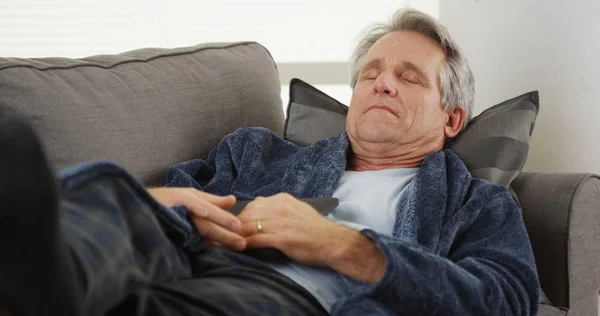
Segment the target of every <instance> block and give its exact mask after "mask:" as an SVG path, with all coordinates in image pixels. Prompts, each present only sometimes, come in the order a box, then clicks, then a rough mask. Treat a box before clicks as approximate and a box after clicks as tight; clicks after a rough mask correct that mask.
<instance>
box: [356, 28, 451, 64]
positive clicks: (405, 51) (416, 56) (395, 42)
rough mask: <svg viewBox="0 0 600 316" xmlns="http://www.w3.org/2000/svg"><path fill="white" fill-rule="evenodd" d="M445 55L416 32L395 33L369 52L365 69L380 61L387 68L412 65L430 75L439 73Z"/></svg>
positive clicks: (380, 41) (425, 37)
mask: <svg viewBox="0 0 600 316" xmlns="http://www.w3.org/2000/svg"><path fill="white" fill-rule="evenodd" d="M444 59H445V53H444V50H443V49H442V47H441V46H440V45H439V44H438V43H437V42H436V41H435V40H433V39H432V38H430V37H428V36H425V35H423V34H420V33H417V32H414V31H395V32H391V33H388V34H386V35H384V36H383V37H381V38H380V39H379V40H377V41H376V42H375V43H374V44H373V46H371V48H370V49H369V51H368V52H367V55H366V57H365V59H364V61H363V67H364V66H365V65H367V64H368V63H369V62H372V61H374V60H380V61H381V62H382V63H383V66H385V67H390V68H393V67H396V66H400V65H402V64H406V63H412V64H414V65H416V66H417V67H419V68H420V69H422V70H423V71H424V72H427V73H430V74H436V73H439V71H440V69H441V66H442V63H443V62H444Z"/></svg>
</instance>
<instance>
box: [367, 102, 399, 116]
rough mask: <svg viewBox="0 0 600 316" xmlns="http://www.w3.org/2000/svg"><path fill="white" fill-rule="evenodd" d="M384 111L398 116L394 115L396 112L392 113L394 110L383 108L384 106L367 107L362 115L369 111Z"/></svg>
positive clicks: (387, 107)
mask: <svg viewBox="0 0 600 316" xmlns="http://www.w3.org/2000/svg"><path fill="white" fill-rule="evenodd" d="M377 109H378V110H386V111H388V112H390V113H392V114H394V116H398V113H396V111H394V109H392V108H390V107H389V106H385V105H380V104H373V105H371V106H369V107H368V108H367V109H366V110H365V112H364V113H367V112H369V111H371V110H377Z"/></svg>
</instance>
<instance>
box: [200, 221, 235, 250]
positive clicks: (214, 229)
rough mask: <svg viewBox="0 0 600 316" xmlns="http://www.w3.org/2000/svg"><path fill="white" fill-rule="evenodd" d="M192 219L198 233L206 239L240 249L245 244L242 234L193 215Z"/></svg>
mask: <svg viewBox="0 0 600 316" xmlns="http://www.w3.org/2000/svg"><path fill="white" fill-rule="evenodd" d="M192 221H194V224H195V225H196V228H197V229H198V232H199V233H200V235H201V236H203V237H204V238H205V239H207V240H211V241H214V242H217V243H220V244H223V245H225V246H229V247H231V248H233V249H236V250H242V249H244V248H245V246H246V241H245V240H244V238H243V237H242V236H240V235H238V234H236V233H233V232H231V231H229V230H226V229H224V228H223V227H221V226H219V225H216V224H215V223H212V222H209V221H206V220H204V219H202V218H198V217H195V216H192Z"/></svg>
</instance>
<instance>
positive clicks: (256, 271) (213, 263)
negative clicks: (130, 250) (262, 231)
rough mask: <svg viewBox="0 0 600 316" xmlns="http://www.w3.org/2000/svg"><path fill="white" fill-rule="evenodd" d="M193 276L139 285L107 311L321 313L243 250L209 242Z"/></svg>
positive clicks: (145, 315) (158, 315) (141, 314)
mask: <svg viewBox="0 0 600 316" xmlns="http://www.w3.org/2000/svg"><path fill="white" fill-rule="evenodd" d="M192 267H193V270H194V271H193V273H194V277H192V278H187V279H180V280H177V281H174V282H164V283H154V284H151V285H149V286H147V287H143V288H138V289H137V290H136V291H135V292H134V293H133V294H132V295H131V296H130V297H129V298H128V299H127V300H126V301H125V302H123V304H121V305H120V306H118V307H117V308H115V309H114V310H112V311H111V312H110V313H108V314H107V316H121V315H130V316H187V315H195V316H209V315H210V316H213V315H221V316H242V315H244V316H285V315H295V316H319V315H328V314H327V312H326V311H325V310H324V309H323V308H322V307H321V305H320V304H319V302H318V301H317V300H316V299H315V298H314V297H313V296H312V295H311V294H310V293H309V292H307V291H306V290H305V289H304V288H302V287H301V286H300V285H298V284H296V283H295V282H294V281H292V280H291V279H289V278H287V277H286V276H284V275H282V274H280V273H278V272H277V271H275V270H273V269H271V268H270V267H268V266H267V265H266V264H264V263H263V262H261V261H260V260H256V259H254V258H252V257H250V256H247V255H245V254H243V253H237V252H233V251H229V250H225V249H221V248H214V247H207V248H205V249H204V250H203V251H201V252H198V253H196V254H195V255H194V258H193V259H192Z"/></svg>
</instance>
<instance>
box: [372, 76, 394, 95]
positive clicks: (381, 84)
mask: <svg viewBox="0 0 600 316" xmlns="http://www.w3.org/2000/svg"><path fill="white" fill-rule="evenodd" d="M373 92H374V93H375V94H378V93H385V94H387V95H389V96H390V97H395V96H396V94H398V90H397V89H396V87H395V86H394V83H393V79H392V78H390V76H389V75H387V74H385V73H382V74H380V75H379V76H378V77H377V79H376V80H375V82H374V83H373Z"/></svg>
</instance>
